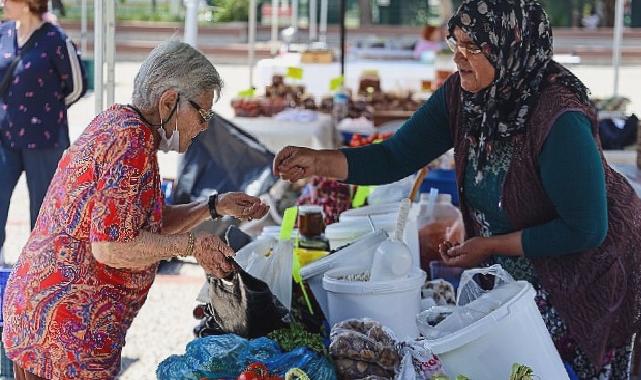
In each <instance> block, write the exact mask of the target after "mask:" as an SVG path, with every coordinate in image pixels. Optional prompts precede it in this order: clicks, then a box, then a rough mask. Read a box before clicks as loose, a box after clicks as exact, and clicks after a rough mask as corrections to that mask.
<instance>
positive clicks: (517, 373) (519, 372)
mask: <svg viewBox="0 0 641 380" xmlns="http://www.w3.org/2000/svg"><path fill="white" fill-rule="evenodd" d="M510 380H534V372H533V371H532V369H531V368H529V367H526V366H525V365H523V364H519V363H514V365H512V375H510Z"/></svg>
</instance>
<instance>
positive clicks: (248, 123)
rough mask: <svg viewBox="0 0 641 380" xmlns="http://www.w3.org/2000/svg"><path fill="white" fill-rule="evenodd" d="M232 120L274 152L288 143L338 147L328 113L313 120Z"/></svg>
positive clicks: (314, 146)
mask: <svg viewBox="0 0 641 380" xmlns="http://www.w3.org/2000/svg"><path fill="white" fill-rule="evenodd" d="M231 121H232V123H234V124H235V125H236V126H238V127H239V128H241V129H243V130H244V131H245V132H247V133H249V134H251V135H253V136H254V137H256V138H257V139H258V140H259V141H260V142H261V143H262V144H263V145H265V146H266V147H267V148H269V149H270V150H271V151H272V152H274V153H275V152H278V151H279V150H280V149H282V148H284V147H286V146H288V145H296V146H304V147H308V148H314V149H331V148H335V147H336V144H335V143H334V138H333V132H332V119H331V117H330V116H329V115H326V114H319V115H318V119H317V120H315V121H312V122H299V121H281V120H277V119H275V118H271V117H256V118H250V117H235V118H233V119H231Z"/></svg>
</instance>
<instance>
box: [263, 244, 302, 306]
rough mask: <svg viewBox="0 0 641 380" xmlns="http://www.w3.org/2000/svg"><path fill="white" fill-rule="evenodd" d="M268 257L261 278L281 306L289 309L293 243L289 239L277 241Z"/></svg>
mask: <svg viewBox="0 0 641 380" xmlns="http://www.w3.org/2000/svg"><path fill="white" fill-rule="evenodd" d="M270 259H271V260H270V261H269V264H268V266H267V273H266V274H265V277H264V279H262V280H263V281H265V282H266V283H267V285H269V289H271V291H272V293H274V295H275V296H276V298H278V300H279V301H280V302H281V303H282V304H283V306H285V307H286V308H287V310H291V308H292V266H293V262H294V244H293V243H292V242H291V241H290V240H287V241H279V242H278V244H277V245H276V248H275V249H274V250H273V253H272V255H271V256H270Z"/></svg>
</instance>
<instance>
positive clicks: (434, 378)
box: [432, 375, 450, 380]
mask: <svg viewBox="0 0 641 380" xmlns="http://www.w3.org/2000/svg"><path fill="white" fill-rule="evenodd" d="M432 380H450V378H449V377H447V376H445V375H434V376H432Z"/></svg>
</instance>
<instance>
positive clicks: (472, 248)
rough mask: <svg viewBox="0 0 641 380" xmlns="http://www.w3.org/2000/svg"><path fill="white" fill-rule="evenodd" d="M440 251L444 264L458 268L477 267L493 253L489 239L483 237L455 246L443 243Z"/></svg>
mask: <svg viewBox="0 0 641 380" xmlns="http://www.w3.org/2000/svg"><path fill="white" fill-rule="evenodd" d="M440 251H441V258H442V259H443V261H444V262H445V264H447V265H451V266H459V267H474V266H478V265H480V264H482V263H484V262H485V260H487V258H488V257H490V256H491V255H492V254H493V253H494V252H493V249H492V245H491V240H490V238H484V237H475V238H472V239H470V240H468V241H466V242H464V243H463V244H460V245H456V246H452V245H451V244H449V245H448V244H445V243H444V244H442V245H441V250H440Z"/></svg>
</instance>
